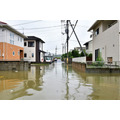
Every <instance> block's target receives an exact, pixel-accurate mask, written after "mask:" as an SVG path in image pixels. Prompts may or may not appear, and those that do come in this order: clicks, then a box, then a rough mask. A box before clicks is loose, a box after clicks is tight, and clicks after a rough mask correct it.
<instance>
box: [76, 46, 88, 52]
mask: <svg viewBox="0 0 120 120" xmlns="http://www.w3.org/2000/svg"><path fill="white" fill-rule="evenodd" d="M82 49H83V50H86V48H85V47H82ZM74 50H77V51H79V53H81V52H82V50H81V49H80V47H74Z"/></svg>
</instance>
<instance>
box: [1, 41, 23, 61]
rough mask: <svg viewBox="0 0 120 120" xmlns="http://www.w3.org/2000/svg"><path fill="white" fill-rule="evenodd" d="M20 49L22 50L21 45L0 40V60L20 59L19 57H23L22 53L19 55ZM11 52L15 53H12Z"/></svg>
mask: <svg viewBox="0 0 120 120" xmlns="http://www.w3.org/2000/svg"><path fill="white" fill-rule="evenodd" d="M20 50H21V51H24V49H23V47H19V46H16V45H12V44H9V43H4V42H0V52H1V54H0V60H4V61H20V58H21V57H22V58H23V57H24V56H23V54H22V56H21V57H20ZM13 52H14V53H15V54H14V55H13Z"/></svg>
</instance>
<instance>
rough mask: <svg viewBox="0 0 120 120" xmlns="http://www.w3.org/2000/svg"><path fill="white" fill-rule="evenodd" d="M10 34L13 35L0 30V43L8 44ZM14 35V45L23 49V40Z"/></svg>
mask: <svg viewBox="0 0 120 120" xmlns="http://www.w3.org/2000/svg"><path fill="white" fill-rule="evenodd" d="M10 33H13V32H11V31H9V30H7V29H5V28H0V42H6V43H10ZM13 34H14V39H13V40H14V45H16V46H19V47H24V39H23V38H22V37H20V36H19V35H17V34H15V33H13Z"/></svg>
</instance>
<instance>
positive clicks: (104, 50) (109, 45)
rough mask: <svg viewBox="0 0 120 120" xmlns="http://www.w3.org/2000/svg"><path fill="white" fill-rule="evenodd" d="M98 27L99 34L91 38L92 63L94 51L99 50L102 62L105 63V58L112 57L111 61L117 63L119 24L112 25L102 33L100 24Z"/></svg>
mask: <svg viewBox="0 0 120 120" xmlns="http://www.w3.org/2000/svg"><path fill="white" fill-rule="evenodd" d="M98 26H99V34H98V35H97V36H94V37H93V61H95V50H96V49H100V52H101V55H102V58H103V60H104V61H107V57H113V61H119V60H120V59H119V23H116V24H114V25H113V26H111V27H110V28H108V29H106V30H105V31H104V32H103V31H102V30H103V26H102V23H100V24H99V25H98ZM97 28H98V27H96V29H97ZM94 31H95V29H94Z"/></svg>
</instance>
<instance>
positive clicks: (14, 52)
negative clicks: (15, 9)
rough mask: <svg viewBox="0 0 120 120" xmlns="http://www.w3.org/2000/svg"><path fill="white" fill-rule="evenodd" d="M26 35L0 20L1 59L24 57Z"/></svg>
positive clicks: (11, 59) (12, 59)
mask: <svg viewBox="0 0 120 120" xmlns="http://www.w3.org/2000/svg"><path fill="white" fill-rule="evenodd" d="M24 38H27V37H26V36H25V35H23V34H22V33H20V32H19V31H17V30H16V29H14V28H13V27H11V26H9V25H8V24H7V23H4V22H0V61H20V60H21V59H23V58H24Z"/></svg>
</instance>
